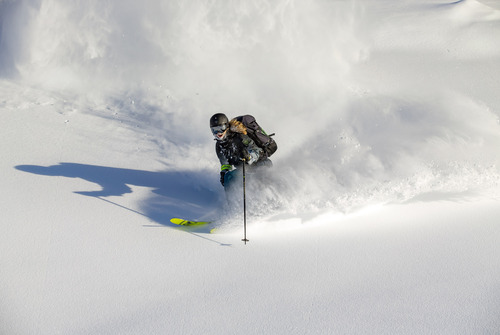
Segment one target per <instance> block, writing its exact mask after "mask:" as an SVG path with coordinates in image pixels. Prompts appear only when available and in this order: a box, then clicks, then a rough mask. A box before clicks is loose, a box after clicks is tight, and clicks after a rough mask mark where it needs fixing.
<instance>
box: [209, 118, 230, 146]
mask: <svg viewBox="0 0 500 335" xmlns="http://www.w3.org/2000/svg"><path fill="white" fill-rule="evenodd" d="M228 128H229V120H228V118H227V116H226V115H224V114H222V113H217V114H214V115H213V116H212V117H211V118H210V129H212V134H214V136H215V138H216V139H217V140H219V141H221V140H223V139H224V138H225V137H226V133H227V130H228Z"/></svg>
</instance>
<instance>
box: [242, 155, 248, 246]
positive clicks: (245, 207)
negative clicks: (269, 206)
mask: <svg viewBox="0 0 500 335" xmlns="http://www.w3.org/2000/svg"><path fill="white" fill-rule="evenodd" d="M245 162H246V159H243V239H242V241H243V242H245V245H246V244H247V242H248V239H247V199H246V191H245V184H246V182H245Z"/></svg>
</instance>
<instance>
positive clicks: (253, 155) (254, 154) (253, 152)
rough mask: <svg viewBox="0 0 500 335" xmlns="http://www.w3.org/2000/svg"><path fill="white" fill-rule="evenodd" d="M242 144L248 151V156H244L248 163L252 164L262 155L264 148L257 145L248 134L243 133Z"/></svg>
mask: <svg viewBox="0 0 500 335" xmlns="http://www.w3.org/2000/svg"><path fill="white" fill-rule="evenodd" d="M243 144H244V145H245V147H246V149H247V152H248V156H247V157H246V160H247V162H248V164H250V165H252V164H253V163H256V162H258V161H259V160H261V159H262V158H263V157H264V150H262V149H261V148H260V147H259V146H257V144H255V142H254V141H253V140H252V139H251V138H250V137H249V136H248V135H243Z"/></svg>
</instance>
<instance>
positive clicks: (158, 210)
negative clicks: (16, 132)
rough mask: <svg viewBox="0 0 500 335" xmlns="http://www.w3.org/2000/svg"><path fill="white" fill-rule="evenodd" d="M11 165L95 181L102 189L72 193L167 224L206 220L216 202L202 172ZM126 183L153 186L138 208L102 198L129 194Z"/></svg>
mask: <svg viewBox="0 0 500 335" xmlns="http://www.w3.org/2000/svg"><path fill="white" fill-rule="evenodd" d="M15 168H16V169H17V170H20V171H24V172H29V173H34V174H38V175H44V176H53V177H56V176H57V177H68V178H81V179H84V180H87V181H89V182H91V183H95V184H98V185H100V186H101V188H102V189H101V190H99V191H78V192H74V193H77V194H81V195H85V196H91V197H96V198H99V199H101V200H104V201H106V202H108V203H112V204H114V205H117V206H119V207H122V208H124V209H127V210H130V211H133V212H135V213H137V214H141V215H144V216H146V217H148V218H150V219H151V220H152V221H154V222H157V223H159V224H162V225H168V226H173V225H172V224H171V223H170V219H171V218H172V217H185V218H190V219H206V218H204V216H206V215H207V214H209V213H210V211H212V210H213V209H214V208H215V207H216V206H217V203H218V201H220V199H219V194H218V193H217V191H216V187H214V185H212V184H209V183H207V180H206V179H207V178H206V176H207V173H206V172H205V171H199V172H191V171H186V172H151V171H142V170H132V169H122V168H114V167H105V166H96V165H86V164H77V163H60V164H58V165H52V166H39V165H18V166H16V167H15ZM128 185H133V186H142V187H150V188H153V191H152V192H153V194H154V196H152V197H151V198H149V199H147V200H146V201H144V202H143V203H142V204H141V208H138V209H132V208H128V207H125V206H123V205H120V204H119V203H117V202H114V201H111V200H109V199H105V197H110V196H122V195H124V194H127V193H131V192H132V189H131V188H130V187H129V186H128Z"/></svg>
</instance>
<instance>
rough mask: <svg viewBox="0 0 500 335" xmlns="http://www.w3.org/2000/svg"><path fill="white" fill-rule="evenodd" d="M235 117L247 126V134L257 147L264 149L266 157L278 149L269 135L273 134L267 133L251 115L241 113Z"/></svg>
mask: <svg viewBox="0 0 500 335" xmlns="http://www.w3.org/2000/svg"><path fill="white" fill-rule="evenodd" d="M235 119H236V121H239V122H241V123H243V125H244V126H245V127H246V128H247V135H248V136H249V137H250V138H251V139H252V140H253V141H254V142H255V144H256V145H257V146H258V147H260V148H262V149H263V150H264V152H265V153H266V156H267V157H270V156H271V155H272V154H274V153H275V152H276V150H278V145H277V144H276V141H275V140H274V139H273V138H272V137H271V136H274V134H270V135H267V133H266V132H265V131H264V129H262V128H261V127H260V126H259V124H258V123H257V121H255V118H254V117H253V116H252V115H242V116H238V117H236V118H235Z"/></svg>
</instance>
